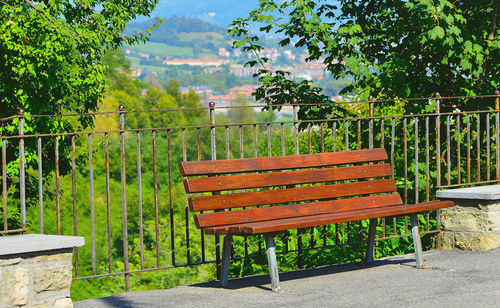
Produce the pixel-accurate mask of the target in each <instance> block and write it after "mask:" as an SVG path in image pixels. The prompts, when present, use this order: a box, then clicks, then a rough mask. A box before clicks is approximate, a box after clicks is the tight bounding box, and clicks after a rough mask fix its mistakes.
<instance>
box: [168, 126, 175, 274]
mask: <svg viewBox="0 0 500 308" xmlns="http://www.w3.org/2000/svg"><path fill="white" fill-rule="evenodd" d="M167 146H168V149H167V150H168V196H169V202H170V253H171V256H172V266H175V265H176V263H175V221H174V193H173V180H172V133H171V130H170V129H167Z"/></svg>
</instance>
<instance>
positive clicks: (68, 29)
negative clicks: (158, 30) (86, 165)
mask: <svg viewBox="0 0 500 308" xmlns="http://www.w3.org/2000/svg"><path fill="white" fill-rule="evenodd" d="M157 2H158V1H157V0H144V1H141V2H140V4H139V3H138V2H137V1H132V0H124V1H119V2H117V1H109V0H96V1H88V0H73V1H70V0H46V1H31V0H24V1H14V0H1V1H0V118H4V117H7V116H12V115H16V114H17V113H18V111H19V110H20V109H23V110H24V114H25V120H24V133H25V134H33V133H52V132H68V131H77V130H79V129H84V128H87V127H89V126H92V124H93V120H94V119H93V117H90V116H81V117H79V118H77V119H72V120H67V119H66V118H62V117H43V118H37V117H30V115H40V114H56V115H57V114H65V113H66V114H67V113H87V112H91V111H96V110H97V108H98V103H99V101H100V100H101V99H102V98H103V94H104V93H105V91H106V88H107V85H108V80H109V78H108V74H109V76H110V77H111V78H113V76H115V77H116V74H114V73H113V71H112V70H106V64H105V62H104V60H106V59H103V57H104V55H105V53H106V51H109V50H113V49H116V48H118V47H120V46H122V45H123V44H125V43H127V44H135V43H138V42H142V41H145V40H147V38H148V35H149V34H150V33H151V31H153V30H154V28H155V27H156V25H158V23H160V22H161V20H157V21H156V23H154V24H153V25H152V26H151V27H149V28H148V29H146V30H144V31H143V32H141V33H135V34H132V35H130V36H122V32H123V30H124V28H125V26H126V25H127V23H129V22H130V21H131V20H134V19H136V18H137V17H139V16H149V15H150V14H151V12H152V10H153V9H154V7H155V5H156V4H157ZM108 63H109V62H108ZM18 123H19V121H18V119H14V120H11V121H2V122H0V136H6V135H17V133H18ZM60 139H61V143H60V147H59V155H60V161H59V164H60V166H59V167H60V174H61V175H64V174H66V173H68V172H69V171H70V157H71V146H70V144H69V142H63V139H64V138H62V137H61V138H60ZM6 144H7V153H8V155H7V161H8V162H9V163H8V166H7V169H8V170H7V173H8V183H7V185H8V187H9V188H8V189H9V192H8V194H9V195H18V189H19V187H18V186H17V183H19V178H18V173H19V171H18V170H19V157H18V156H17V153H18V149H17V147H18V143H17V140H9V141H7V142H6ZM54 144H55V138H50V139H49V138H45V139H44V140H43V145H42V147H43V149H42V153H43V155H42V160H43V161H45V163H44V165H43V167H44V173H43V174H44V176H45V177H48V174H50V171H51V170H54V168H55V163H54V156H55V155H54ZM36 148H37V144H36V139H35V138H28V139H26V141H25V153H26V169H28V170H29V169H30V168H36V167H37V163H38V158H37V154H36ZM34 179H35V178H34V177H33V175H32V174H30V173H29V172H28V173H27V179H26V182H27V183H28V184H30V182H32V183H33V181H34ZM32 187H33V188H32ZM34 187H36V185H35V184H34V183H33V185H31V184H30V185H27V189H28V190H29V191H27V192H26V196H27V200H26V201H27V205H28V206H29V205H31V204H34V203H35V201H34V199H33V196H34V195H35V191H34ZM13 206H14V207H17V206H16V205H13ZM11 210H12V212H14V213H15V212H16V211H15V210H14V209H11ZM9 224H10V227H13V228H15V226H16V225H17V222H16V221H12V224H11V222H10V221H9Z"/></svg>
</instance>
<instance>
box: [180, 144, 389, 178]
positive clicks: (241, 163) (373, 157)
mask: <svg viewBox="0 0 500 308" xmlns="http://www.w3.org/2000/svg"><path fill="white" fill-rule="evenodd" d="M386 159H387V153H386V152H385V150H384V149H383V148H379V149H368V150H355V151H344V152H329V153H317V154H304V155H291V156H276V157H256V158H243V159H226V160H214V161H212V160H206V161H188V162H181V163H180V164H179V169H180V171H181V174H182V176H194V175H215V174H224V173H237V172H256V171H270V170H283V169H299V168H313V167H322V166H333V165H341V164H355V163H363V162H371V161H381V160H386Z"/></svg>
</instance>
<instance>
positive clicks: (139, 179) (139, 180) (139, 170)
mask: <svg viewBox="0 0 500 308" xmlns="http://www.w3.org/2000/svg"><path fill="white" fill-rule="evenodd" d="M137 198H138V203H139V213H138V214H139V246H140V258H141V269H144V226H143V218H142V215H143V214H142V166H141V132H140V131H137Z"/></svg>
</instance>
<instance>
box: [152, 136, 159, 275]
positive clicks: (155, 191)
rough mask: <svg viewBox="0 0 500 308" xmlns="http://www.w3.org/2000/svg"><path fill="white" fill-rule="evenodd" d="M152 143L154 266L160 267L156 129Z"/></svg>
mask: <svg viewBox="0 0 500 308" xmlns="http://www.w3.org/2000/svg"><path fill="white" fill-rule="evenodd" d="M152 143H153V202H154V211H155V249H156V267H160V226H159V221H158V220H159V218H158V215H159V214H158V169H157V158H156V131H155V130H154V131H153V132H152Z"/></svg>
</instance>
